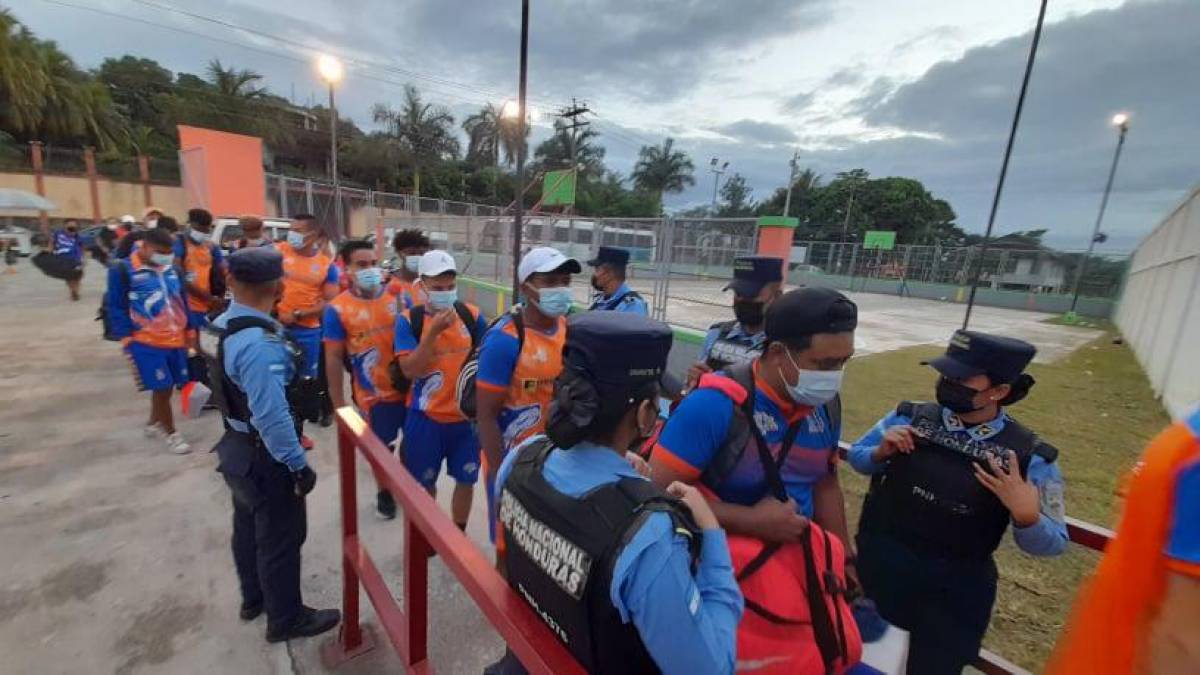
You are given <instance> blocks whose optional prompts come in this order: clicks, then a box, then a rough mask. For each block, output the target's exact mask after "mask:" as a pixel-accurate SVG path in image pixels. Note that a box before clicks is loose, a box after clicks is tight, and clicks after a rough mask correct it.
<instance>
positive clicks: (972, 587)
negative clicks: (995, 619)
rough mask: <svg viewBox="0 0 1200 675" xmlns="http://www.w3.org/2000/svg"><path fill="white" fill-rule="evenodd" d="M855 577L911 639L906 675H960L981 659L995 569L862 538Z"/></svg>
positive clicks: (872, 536) (871, 536)
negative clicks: (980, 650)
mask: <svg viewBox="0 0 1200 675" xmlns="http://www.w3.org/2000/svg"><path fill="white" fill-rule="evenodd" d="M857 541H858V575H859V580H860V581H862V585H863V590H864V591H865V593H866V595H867V597H868V598H870V599H872V600H874V601H875V605H876V607H878V609H879V613H880V614H881V615H882V616H883V618H884V619H886V620H887V621H888V623H891V624H893V625H895V626H899V627H900V628H903V629H904V630H906V631H908V632H909V634H910V637H909V644H908V671H907V672H908V674H909V675H951V674H953V675H959V673H961V672H962V670H963V668H964V667H966V666H967V665H968V664H970V663H971V662H972V661H974V660H975V658H976V657H977V656H978V655H979V648H980V646H981V645H982V643H983V635H984V633H986V632H987V627H988V623H989V622H990V621H991V617H992V606H993V605H994V604H995V602H996V563H995V562H993V561H992V559H991V558H988V559H987V560H963V559H947V558H940V557H934V556H931V555H929V554H928V553H925V552H922V551H916V550H913V548H911V547H909V546H907V545H905V544H904V543H903V542H901V541H899V540H898V539H896V538H894V537H891V536H888V535H885V534H880V533H875V532H871V533H867V532H860V533H859V535H858V537H857Z"/></svg>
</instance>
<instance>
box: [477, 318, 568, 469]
mask: <svg viewBox="0 0 1200 675" xmlns="http://www.w3.org/2000/svg"><path fill="white" fill-rule="evenodd" d="M566 339H567V320H566V319H565V318H561V317H560V318H559V319H558V320H557V321H556V322H555V325H554V328H553V329H552V330H551V331H550V332H548V333H545V332H542V331H540V330H538V329H536V328H534V327H532V326H529V325H526V326H525V345H524V347H522V348H521V350H520V353H519V354H518V353H517V331H516V326H514V325H513V323H512V318H511V316H504V317H502V318H501V319H500V321H499V322H498V323H496V325H494V326H492V328H491V330H489V331H488V332H487V335H485V336H484V337H483V341H482V343H481V344H480V346H479V373H478V375H477V376H476V380H475V382H476V387H477V388H478V389H482V390H487V391H498V392H505V398H504V405H503V407H502V408H501V410H500V416H499V423H500V432H501V434H502V438H503V440H504V448H503V449H504V450H505V451H507V450H509V449H511V448H513V447H515V446H516V445H517V444H519V443H521V442H522V441H524V440H525V439H526V438H529V437H530V436H532V435H534V434H537V433H541V432H542V431H543V430H544V429H545V428H546V417H547V415H548V414H549V410H550V401H551V400H552V399H553V398H554V380H555V379H557V378H558V375H559V373H561V372H562V351H563V345H564V344H565V343H566Z"/></svg>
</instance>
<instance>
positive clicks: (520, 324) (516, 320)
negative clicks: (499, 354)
mask: <svg viewBox="0 0 1200 675" xmlns="http://www.w3.org/2000/svg"><path fill="white" fill-rule="evenodd" d="M510 314H512V323H513V328H514V329H516V332H517V355H518V356H520V355H521V350H522V349H524V348H525V317H524V315H522V314H521V312H520V311H519V310H517V311H512V312H510Z"/></svg>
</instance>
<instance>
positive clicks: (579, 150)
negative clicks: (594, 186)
mask: <svg viewBox="0 0 1200 675" xmlns="http://www.w3.org/2000/svg"><path fill="white" fill-rule="evenodd" d="M599 137H600V134H598V133H596V132H595V131H594V130H592V129H591V128H590V127H583V128H582V130H580V129H578V128H575V129H572V128H570V127H569V126H567V124H566V122H564V121H562V120H555V121H554V135H553V136H551V137H550V138H547V139H546V140H545V141H542V144H541V145H539V146H538V147H537V150H536V151H534V153H533V156H534V157H535V158H536V159H538V160H539V161H540V162H541V163H542V166H543V167H545V168H546V169H554V168H558V167H568V168H569V167H570V166H571V157H572V156H574V157H575V164H576V165H577V166H578V167H579V168H580V173H581V174H582V175H583V176H598V175H600V174H601V173H602V172H603V171H604V155H605V149H604V147H603V146H600V145H596V144H595V143H593V141H594V140H595V139H596V138H599Z"/></svg>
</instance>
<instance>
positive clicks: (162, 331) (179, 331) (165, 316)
mask: <svg viewBox="0 0 1200 675" xmlns="http://www.w3.org/2000/svg"><path fill="white" fill-rule="evenodd" d="M105 306H106V311H107V312H108V319H109V324H110V325H111V327H112V333H113V335H115V336H116V337H119V338H124V337H131V338H133V341H134V342H138V343H141V344H144V345H147V346H150V347H159V348H163V349H178V348H181V347H184V346H185V344H186V330H187V310H186V309H185V305H184V299H183V283H182V282H181V281H180V279H179V274H178V273H176V271H175V268H174V267H172V266H167V267H162V268H158V267H154V266H152V265H148V264H145V263H143V262H142V261H141V259H140V258H139V257H138V256H136V255H135V256H130V257H129V259H127V260H121V261H119V262H118V263H117V264H115V265H113V266H112V267H110V268H109V270H108V291H107V299H106V301H105Z"/></svg>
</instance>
